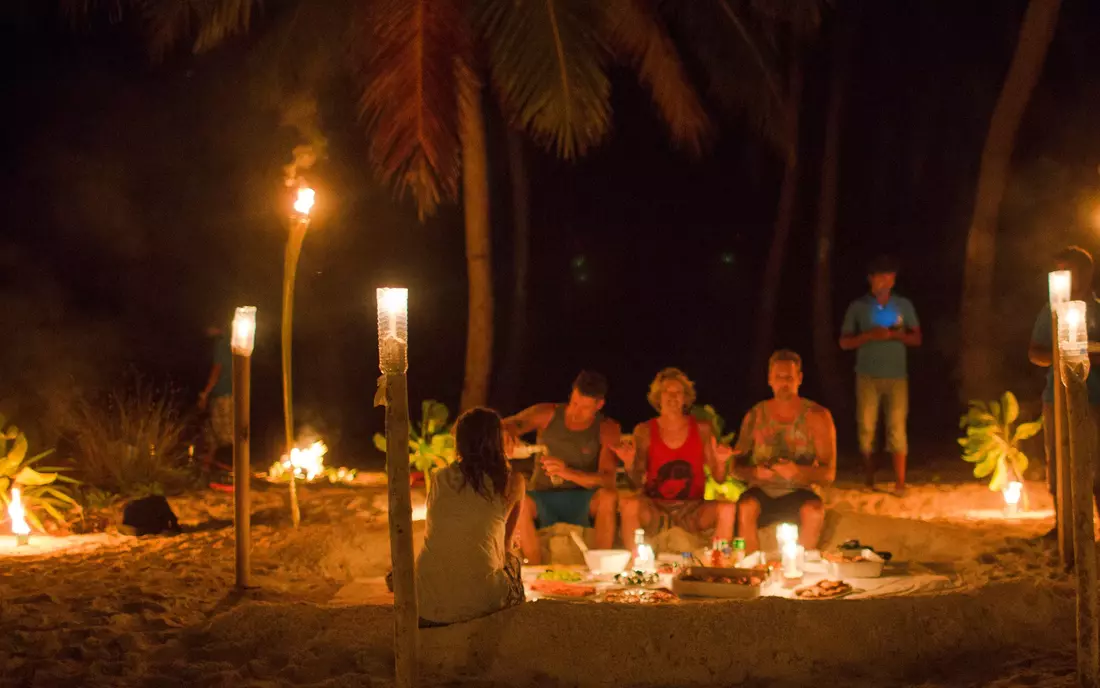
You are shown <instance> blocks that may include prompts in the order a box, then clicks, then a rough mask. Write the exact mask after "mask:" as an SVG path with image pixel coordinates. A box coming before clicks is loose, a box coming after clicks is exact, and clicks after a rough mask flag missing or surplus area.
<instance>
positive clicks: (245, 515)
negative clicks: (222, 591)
mask: <svg viewBox="0 0 1100 688" xmlns="http://www.w3.org/2000/svg"><path fill="white" fill-rule="evenodd" d="M251 378H252V357H251V356H243V355H240V354H233V513H234V521H235V526H236V535H237V587H238V588H241V589H244V588H247V587H249V585H250V582H251V581H250V568H251V564H250V559H251V555H252V513H251V512H252V509H251V496H250V495H249V487H250V485H249V481H250V480H251V477H252V467H251V460H250V456H249V447H248V445H249V438H250V433H251V431H250V429H249V428H250V423H249V418H250V414H251V408H250V407H251V390H250V385H251V384H252V382H251Z"/></svg>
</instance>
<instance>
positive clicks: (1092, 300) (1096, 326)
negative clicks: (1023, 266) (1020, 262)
mask: <svg viewBox="0 0 1100 688" xmlns="http://www.w3.org/2000/svg"><path fill="white" fill-rule="evenodd" d="M1054 269H1055V270H1069V271H1070V275H1071V277H1070V279H1071V284H1070V300H1071V301H1084V302H1085V304H1086V308H1085V320H1086V321H1087V327H1088V335H1089V341H1090V342H1095V341H1100V302H1098V301H1097V299H1096V293H1095V292H1094V291H1093V289H1092V278H1093V262H1092V256H1091V255H1090V254H1089V252H1088V251H1086V250H1085V249H1083V248H1081V247H1079V246H1069V247H1067V248H1064V249H1062V250H1061V251H1059V252H1058V253H1057V254H1056V255H1055V256H1054ZM1050 325H1051V322H1050V299H1047V302H1046V303H1045V304H1044V305H1043V308H1042V309H1041V310H1040V311H1039V316H1038V317H1037V318H1036V319H1035V326H1034V327H1033V328H1032V330H1031V344H1030V345H1029V346H1028V350H1027V357H1028V359H1029V360H1030V361H1031V362H1032V363H1033V364H1035V365H1037V366H1040V367H1043V368H1050V367H1051V363H1052V356H1051V346H1052V339H1053V337H1052V335H1051V331H1050ZM1089 359H1090V363H1091V364H1092V367H1091V368H1090V369H1089V377H1088V380H1087V383H1086V384H1087V387H1088V391H1089V404H1090V405H1091V408H1092V416H1093V420H1094V421H1100V374H1093V373H1094V371H1095V369H1096V367H1097V366H1100V358H1098V357H1097V355H1096V354H1090V355H1089ZM1043 437H1044V442H1043V445H1044V448H1045V449H1046V454H1047V486H1048V487H1049V488H1050V494H1051V495H1053V496H1055V500H1054V501H1055V504H1054V506H1055V508H1057V507H1058V500H1057V492H1058V480H1057V478H1058V464H1057V460H1056V459H1057V454H1056V453H1055V451H1054V438H1055V435H1054V377H1053V371H1050V370H1048V371H1047V384H1046V387H1045V388H1044V389H1043ZM1092 491H1093V499H1094V500H1095V501H1096V503H1097V504H1098V505H1100V486H1098V485H1096V484H1094V485H1093V488H1092ZM1057 536H1058V528H1057V526H1055V527H1054V528H1052V529H1051V530H1050V532H1048V533H1047V534H1046V535H1045V536H1044V538H1048V539H1051V538H1056V537H1057Z"/></svg>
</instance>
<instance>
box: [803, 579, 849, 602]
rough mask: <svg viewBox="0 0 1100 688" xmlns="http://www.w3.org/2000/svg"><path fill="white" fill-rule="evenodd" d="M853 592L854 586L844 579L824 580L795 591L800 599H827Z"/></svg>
mask: <svg viewBox="0 0 1100 688" xmlns="http://www.w3.org/2000/svg"><path fill="white" fill-rule="evenodd" d="M850 592H852V586H850V585H848V584H847V583H845V582H844V581H834V580H823V581H818V582H817V583H814V584H813V585H809V586H806V587H805V588H799V589H797V590H795V591H794V594H795V597H797V598H798V599H800V600H827V599H830V598H833V597H840V596H841V595H847V594H848V593H850Z"/></svg>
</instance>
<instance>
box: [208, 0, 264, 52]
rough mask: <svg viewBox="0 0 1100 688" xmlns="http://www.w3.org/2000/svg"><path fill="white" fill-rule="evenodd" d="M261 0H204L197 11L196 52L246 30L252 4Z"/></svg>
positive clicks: (250, 21)
mask: <svg viewBox="0 0 1100 688" xmlns="http://www.w3.org/2000/svg"><path fill="white" fill-rule="evenodd" d="M261 1H262V0H205V2H202V3H201V5H202V7H201V12H200V13H199V23H198V32H197V35H196V37H195V44H194V46H193V49H194V51H195V52H196V53H201V52H205V51H207V50H210V49H211V48H214V47H217V46H218V45H220V44H221V43H222V42H223V41H225V40H226V39H229V38H232V37H234V36H239V35H241V34H243V33H246V32H247V31H248V27H249V25H250V24H251V23H252V10H253V6H254V5H260V4H261Z"/></svg>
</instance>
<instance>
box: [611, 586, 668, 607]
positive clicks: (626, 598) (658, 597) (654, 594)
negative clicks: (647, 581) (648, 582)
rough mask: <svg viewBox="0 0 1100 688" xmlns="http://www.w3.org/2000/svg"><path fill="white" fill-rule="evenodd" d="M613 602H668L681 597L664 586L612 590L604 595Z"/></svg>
mask: <svg viewBox="0 0 1100 688" xmlns="http://www.w3.org/2000/svg"><path fill="white" fill-rule="evenodd" d="M604 601H605V602H610V603H612V604H667V603H670V602H678V601H679V598H677V597H676V595H674V594H672V593H671V592H669V591H668V590H665V589H664V588H657V589H654V590H637V589H635V590H611V591H610V592H608V593H607V594H606V595H605V596H604Z"/></svg>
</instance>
